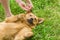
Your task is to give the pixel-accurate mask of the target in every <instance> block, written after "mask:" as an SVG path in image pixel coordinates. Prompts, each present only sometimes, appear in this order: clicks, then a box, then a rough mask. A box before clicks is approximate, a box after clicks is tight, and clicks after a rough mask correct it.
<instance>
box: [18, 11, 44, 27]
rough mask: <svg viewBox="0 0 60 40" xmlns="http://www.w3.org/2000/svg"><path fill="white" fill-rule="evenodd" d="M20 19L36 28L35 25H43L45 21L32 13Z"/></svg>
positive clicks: (21, 16)
mask: <svg viewBox="0 0 60 40" xmlns="http://www.w3.org/2000/svg"><path fill="white" fill-rule="evenodd" d="M19 18H20V19H23V22H25V23H27V24H28V25H30V26H35V25H37V24H39V23H42V22H43V21H44V19H43V18H39V17H37V16H35V15H34V14H33V13H31V12H29V13H26V14H23V15H20V17H19Z"/></svg>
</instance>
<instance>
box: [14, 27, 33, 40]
mask: <svg viewBox="0 0 60 40" xmlns="http://www.w3.org/2000/svg"><path fill="white" fill-rule="evenodd" d="M31 36H33V32H32V31H31V30H30V29H29V28H27V27H25V28H23V29H22V30H21V31H20V32H19V33H18V34H17V35H16V36H15V39H14V40H25V39H26V38H29V37H31Z"/></svg>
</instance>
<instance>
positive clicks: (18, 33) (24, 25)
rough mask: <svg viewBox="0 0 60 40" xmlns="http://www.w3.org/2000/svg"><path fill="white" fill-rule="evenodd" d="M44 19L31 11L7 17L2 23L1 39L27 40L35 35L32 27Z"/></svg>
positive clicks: (0, 28) (0, 26)
mask: <svg viewBox="0 0 60 40" xmlns="http://www.w3.org/2000/svg"><path fill="white" fill-rule="evenodd" d="M43 20H44V19H43V18H38V17H36V16H35V15H34V14H32V13H31V12H29V13H26V14H19V15H16V16H13V17H10V18H7V19H6V20H5V22H3V23H0V40H25V39H26V38H28V37H31V36H33V32H32V28H35V26H36V25H37V24H39V23H42V22H43Z"/></svg>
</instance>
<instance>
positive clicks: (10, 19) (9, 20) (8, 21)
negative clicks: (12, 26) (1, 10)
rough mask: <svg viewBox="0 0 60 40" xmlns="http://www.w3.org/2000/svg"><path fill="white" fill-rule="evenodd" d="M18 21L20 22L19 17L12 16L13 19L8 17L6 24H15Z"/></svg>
mask: <svg viewBox="0 0 60 40" xmlns="http://www.w3.org/2000/svg"><path fill="white" fill-rule="evenodd" d="M16 20H18V18H17V16H11V17H7V18H6V19H5V22H7V23H10V22H14V21H16Z"/></svg>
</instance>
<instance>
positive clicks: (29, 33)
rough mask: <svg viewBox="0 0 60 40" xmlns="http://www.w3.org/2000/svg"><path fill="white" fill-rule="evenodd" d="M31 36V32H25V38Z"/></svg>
mask: <svg viewBox="0 0 60 40" xmlns="http://www.w3.org/2000/svg"><path fill="white" fill-rule="evenodd" d="M31 36H33V32H28V33H26V34H25V37H26V38H28V37H31Z"/></svg>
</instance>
